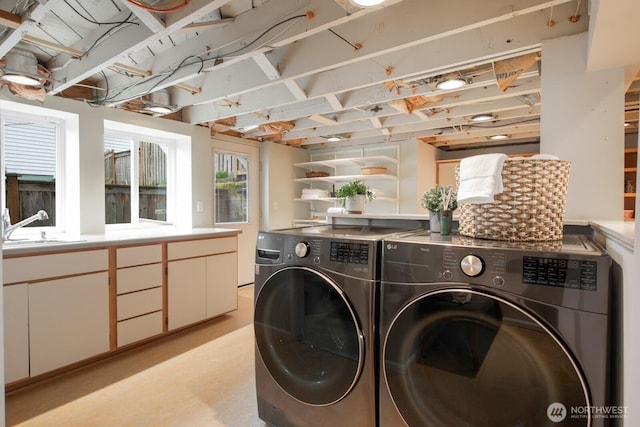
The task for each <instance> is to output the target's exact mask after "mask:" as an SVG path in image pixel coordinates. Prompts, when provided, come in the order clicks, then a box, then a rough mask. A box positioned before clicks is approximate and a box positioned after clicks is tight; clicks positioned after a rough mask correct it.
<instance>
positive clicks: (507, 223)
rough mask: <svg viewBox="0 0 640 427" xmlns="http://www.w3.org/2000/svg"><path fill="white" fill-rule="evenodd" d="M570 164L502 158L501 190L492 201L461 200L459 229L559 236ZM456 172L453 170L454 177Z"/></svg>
mask: <svg viewBox="0 0 640 427" xmlns="http://www.w3.org/2000/svg"><path fill="white" fill-rule="evenodd" d="M570 168H571V163H570V162H568V161H565V160H546V159H518V160H515V159H507V160H505V163H504V167H503V169H502V184H503V187H504V191H503V192H502V193H501V194H497V195H496V196H495V197H494V199H495V201H494V202H493V203H483V204H467V203H460V204H459V206H458V208H459V211H458V212H459V217H460V226H459V229H458V233H459V234H460V235H463V236H469V237H474V238H481V239H492V240H510V241H550V240H560V239H562V227H563V220H564V205H565V200H566V196H567V183H568V180H569V169H570ZM458 175H459V173H458V170H456V180H458V178H459V177H458Z"/></svg>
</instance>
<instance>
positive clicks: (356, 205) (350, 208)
mask: <svg viewBox="0 0 640 427" xmlns="http://www.w3.org/2000/svg"><path fill="white" fill-rule="evenodd" d="M365 201H366V199H365V196H364V195H363V194H356V195H355V196H350V197H347V198H346V199H345V200H344V208H345V209H346V211H347V213H352V214H361V213H363V212H364V204H365Z"/></svg>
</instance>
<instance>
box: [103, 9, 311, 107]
mask: <svg viewBox="0 0 640 427" xmlns="http://www.w3.org/2000/svg"><path fill="white" fill-rule="evenodd" d="M307 17H308V15H307V14H304V15H296V16H292V17H289V18H286V19H283V20H281V21H279V22H276V23H275V24H273V25H271V26H269V28H267V29H266V30H264V31H263V32H262V33H260V35H258V36H257V37H255V38H254V39H253V40H251V41H250V42H249V43H247V44H246V45H244V46H243V47H241V48H239V49H236V50H234V51H231V52H227V53H225V54H223V55H217V56H215V57H212V58H207V59H203V58H201V57H199V56H194V55H191V56H188V57H186V58H184V59H183V60H182V61H180V63H178V65H176V66H175V67H174V68H172V69H169V70H166V71H164V72H161V73H158V74H154V75H152V76H150V77H147V78H146V79H144V80H141V81H138V82H134V83H131V84H130V85H127V86H125V87H123V88H121V89H119V90H118V91H116V92H115V94H111V95H109V94H108V93H107V95H105V97H104V98H103V99H101V100H99V101H95V102H98V103H106V102H127V101H130V100H132V99H135V98H139V97H141V96H145V95H148V94H149V93H151V92H152V91H153V90H154V89H155V88H157V87H158V86H159V85H160V84H161V83H162V82H164V81H166V80H167V79H168V78H170V77H171V76H173V75H174V74H175V73H177V72H178V71H179V70H180V69H182V68H185V67H189V66H191V65H194V64H197V63H200V69H199V70H198V72H197V73H196V74H200V73H201V72H202V70H203V69H204V67H205V64H207V63H209V62H211V61H214V62H215V61H218V60H220V59H224V58H229V57H232V56H233V55H235V54H237V53H239V52H241V51H243V50H246V49H247V48H249V47H251V46H253V45H254V44H255V43H257V42H258V41H259V40H260V39H262V38H263V37H264V36H265V35H267V34H268V33H269V32H270V31H272V30H273V29H274V28H277V27H279V26H280V25H283V24H286V23H287V22H291V21H293V20H296V19H300V18H307ZM254 50H255V49H254ZM189 60H192V61H189ZM158 78H161V80H160V81H158V82H156V83H155V84H154V85H153V86H152V87H151V88H149V89H147V90H146V91H144V92H142V93H140V94H137V95H135V96H130V97H127V98H126V99H118V96H119V95H121V94H122V93H123V92H125V91H126V90H128V89H132V88H135V87H137V86H141V85H143V84H147V83H149V82H150V81H152V80H155V79H158Z"/></svg>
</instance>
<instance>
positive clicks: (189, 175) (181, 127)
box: [0, 90, 213, 234]
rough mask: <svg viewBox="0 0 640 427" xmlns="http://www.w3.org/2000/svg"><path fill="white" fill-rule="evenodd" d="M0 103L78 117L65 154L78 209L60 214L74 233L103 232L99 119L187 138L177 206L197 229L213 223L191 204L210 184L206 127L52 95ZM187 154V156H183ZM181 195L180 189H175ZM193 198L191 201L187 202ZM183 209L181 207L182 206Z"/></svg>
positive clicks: (7, 96)
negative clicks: (72, 170)
mask: <svg viewBox="0 0 640 427" xmlns="http://www.w3.org/2000/svg"><path fill="white" fill-rule="evenodd" d="M0 99H4V100H8V101H13V102H17V103H21V104H24V105H33V106H37V107H44V108H50V109H53V110H58V111H64V112H67V113H72V114H75V115H77V116H78V120H77V122H78V125H79V133H76V132H75V131H72V132H71V133H72V135H68V136H71V137H72V141H75V142H74V143H72V144H70V147H69V150H68V152H67V153H66V157H67V160H68V161H71V162H72V163H77V164H78V165H80V168H79V170H78V171H77V175H74V176H72V177H71V178H72V179H71V180H68V182H67V191H71V193H70V194H71V197H74V198H75V200H76V201H77V203H78V204H76V205H75V206H79V209H66V212H65V215H68V217H69V218H70V221H69V222H70V225H71V227H70V230H71V231H72V232H76V233H87V234H90V233H102V232H104V229H105V228H104V212H105V210H104V155H103V134H104V120H112V121H116V122H121V123H126V124H129V125H134V126H142V127H147V128H153V129H156V130H158V131H162V132H170V133H175V134H180V135H185V136H188V137H190V138H191V144H190V146H189V147H187V148H188V149H185V150H183V151H181V152H179V153H178V156H179V157H181V158H182V160H183V165H186V166H183V167H182V169H181V170H179V171H177V172H178V175H179V179H184V180H185V181H184V182H183V184H182V186H183V187H185V186H188V187H189V188H190V189H191V190H192V191H183V192H182V193H181V197H185V196H186V195H188V197H187V200H188V202H187V203H182V204H181V206H182V209H183V215H184V216H187V217H188V218H186V219H185V222H186V223H187V225H188V226H191V225H192V224H193V225H194V226H198V227H209V226H211V225H212V221H213V220H212V215H211V211H210V210H208V211H206V212H205V213H204V214H203V215H197V216H196V215H194V213H195V212H196V209H195V201H196V200H203V199H210V198H211V193H212V191H211V185H212V184H211V183H212V181H211V180H208V179H206V177H208V176H209V174H210V170H211V165H212V164H213V163H212V160H211V159H212V153H211V146H210V139H211V137H210V132H209V129H208V128H206V127H201V126H192V125H189V124H186V123H182V122H177V121H174V120H165V119H161V118H155V117H151V116H146V115H144V114H139V113H133V112H128V111H123V110H116V109H111V108H93V107H91V106H89V105H88V104H86V103H84V102H80V101H74V100H70V99H64V98H60V97H57V96H51V97H47V98H46V100H45V101H44V102H43V103H38V102H27V101H24V100H22V99H20V98H18V97H14V96H13V95H11V94H9V93H7V92H6V90H5V91H2V93H1V94H0ZM185 156H188V157H185ZM178 192H179V193H180V188H178ZM191 195H193V199H191ZM185 204H186V205H187V206H184V205H185Z"/></svg>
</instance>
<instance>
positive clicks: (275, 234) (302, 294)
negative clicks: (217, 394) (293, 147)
mask: <svg viewBox="0 0 640 427" xmlns="http://www.w3.org/2000/svg"><path fill="white" fill-rule="evenodd" d="M395 230H396V229H390V228H376V227H373V228H371V227H369V226H365V227H360V226H355V227H354V226H347V227H336V226H317V227H306V228H296V229H288V230H278V231H271V232H260V233H258V236H257V243H256V247H257V249H256V271H255V302H254V304H255V309H254V330H255V340H256V355H255V359H256V360H255V368H256V374H255V377H256V394H257V402H258V415H259V417H260V418H261V419H262V420H264V421H266V422H267V423H269V424H270V425H273V426H278V427H285V426H297V427H300V426H331V427H333V426H346V425H348V426H350V427H358V426H361V427H373V426H376V425H377V406H376V393H377V364H376V359H377V336H376V330H375V328H376V322H377V307H378V305H377V295H378V292H379V286H380V270H379V267H380V265H379V263H380V255H381V239H382V235H383V234H385V233H389V232H392V231H395Z"/></svg>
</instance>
